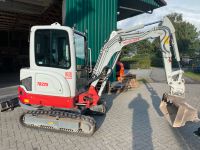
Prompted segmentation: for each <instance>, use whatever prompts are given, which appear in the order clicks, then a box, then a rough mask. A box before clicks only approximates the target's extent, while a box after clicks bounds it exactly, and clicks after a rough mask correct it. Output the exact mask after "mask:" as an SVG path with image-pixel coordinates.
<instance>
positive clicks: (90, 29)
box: [62, 0, 118, 63]
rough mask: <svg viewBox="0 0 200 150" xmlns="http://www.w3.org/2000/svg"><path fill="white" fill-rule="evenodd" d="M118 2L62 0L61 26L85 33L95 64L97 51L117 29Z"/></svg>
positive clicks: (111, 0)
mask: <svg viewBox="0 0 200 150" xmlns="http://www.w3.org/2000/svg"><path fill="white" fill-rule="evenodd" d="M117 2H118V0H64V1H63V11H62V15H63V25H66V26H70V27H73V26H74V25H75V27H76V30H79V31H81V32H85V31H86V30H87V33H88V34H87V37H88V47H90V48H91V49H92V61H93V63H95V62H96V60H97V58H98V54H99V51H100V49H101V47H102V46H103V44H104V42H105V40H107V39H108V38H109V35H110V33H111V32H112V31H113V30H116V28H117Z"/></svg>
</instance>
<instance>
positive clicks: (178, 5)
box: [117, 0, 200, 31]
mask: <svg viewBox="0 0 200 150" xmlns="http://www.w3.org/2000/svg"><path fill="white" fill-rule="evenodd" d="M165 1H166V2H167V6H164V7H161V8H158V9H155V10H154V11H153V13H152V14H146V13H145V14H142V15H138V16H135V17H132V18H128V19H125V20H122V21H118V23H117V27H118V28H119V29H125V28H127V27H131V26H134V25H137V24H142V23H149V22H153V21H158V20H161V19H162V18H163V16H166V15H167V14H170V13H172V12H177V13H181V14H182V15H183V20H185V21H188V22H190V23H192V24H194V25H195V27H196V28H197V30H199V31H200V0H165Z"/></svg>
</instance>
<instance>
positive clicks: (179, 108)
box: [160, 93, 200, 127]
mask: <svg viewBox="0 0 200 150" xmlns="http://www.w3.org/2000/svg"><path fill="white" fill-rule="evenodd" d="M160 110H161V112H162V113H163V115H164V116H165V117H166V119H167V121H168V122H169V123H170V124H171V125H172V126H173V127H182V126H184V125H185V123H186V122H187V121H192V122H198V121H200V120H199V118H198V111H197V110H196V109H195V108H193V107H192V106H190V105H189V104H188V103H186V101H185V99H183V98H180V97H176V96H172V95H168V94H166V93H165V94H163V98H162V101H161V103H160Z"/></svg>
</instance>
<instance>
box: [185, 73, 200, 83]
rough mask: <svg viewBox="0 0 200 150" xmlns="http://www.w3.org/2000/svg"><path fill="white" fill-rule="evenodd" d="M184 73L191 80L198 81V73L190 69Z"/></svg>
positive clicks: (199, 76)
mask: <svg viewBox="0 0 200 150" xmlns="http://www.w3.org/2000/svg"><path fill="white" fill-rule="evenodd" d="M184 75H185V76H186V77H189V78H191V79H193V80H197V81H200V73H194V72H191V71H186V72H185V73H184Z"/></svg>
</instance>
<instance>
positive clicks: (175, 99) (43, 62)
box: [18, 17, 199, 135]
mask: <svg viewBox="0 0 200 150" xmlns="http://www.w3.org/2000/svg"><path fill="white" fill-rule="evenodd" d="M154 24H158V26H155V27H152V28H150V27H147V26H150V25H154ZM146 27H147V28H146ZM157 37H158V38H159V39H160V47H161V49H160V52H161V53H162V56H163V57H162V58H163V62H164V68H165V72H166V79H167V84H168V86H169V87H170V91H169V92H166V93H164V94H163V99H162V100H161V104H160V109H161V111H162V112H163V114H164V115H165V116H166V117H167V119H168V121H169V122H170V123H171V125H172V126H173V127H181V126H183V125H185V123H186V122H187V121H198V120H199V119H198V115H197V110H196V109H194V108H193V107H191V106H190V105H188V104H187V103H186V102H185V100H184V96H185V95H184V94H185V85H184V79H183V78H182V75H183V71H182V69H181V67H180V65H179V69H178V70H176V71H174V70H172V53H171V51H173V53H174V55H175V58H176V61H177V62H178V64H179V62H180V57H179V52H178V47H177V43H176V37H175V29H174V27H173V25H172V23H171V22H170V20H169V19H168V18H167V17H165V18H164V19H163V20H161V21H158V22H153V23H149V24H145V25H137V26H135V27H132V28H130V29H126V30H119V31H113V32H112V33H111V35H110V38H109V40H108V41H107V42H106V43H105V44H104V46H103V47H102V48H101V50H100V54H99V57H98V59H97V62H96V65H95V66H94V68H92V66H91V57H89V56H91V51H90V50H89V49H88V48H87V40H86V36H85V34H83V33H81V32H78V31H76V30H74V29H72V28H70V27H66V26H61V25H60V24H58V23H54V24H52V25H47V26H33V27H32V28H31V32H30V48H29V49H30V68H23V69H21V71H20V82H21V84H20V85H19V88H18V98H19V104H20V106H21V107H22V108H23V109H25V110H27V111H25V113H24V114H23V115H22V116H21V118H20V122H21V123H22V124H23V125H24V126H27V127H36V128H45V129H49V130H57V131H58V130H59V131H62V132H72V133H79V134H84V135H92V134H93V133H94V131H95V120H94V119H93V118H92V117H90V116H89V115H85V113H87V114H90V113H91V114H105V113H106V106H105V103H104V102H102V101H101V95H102V92H103V90H104V87H105V85H106V82H107V81H108V78H109V76H110V75H111V73H112V71H113V69H114V67H115V65H116V63H117V61H118V59H119V56H120V53H121V51H122V48H123V47H124V46H126V45H128V44H132V43H136V42H139V41H142V40H144V39H149V38H157ZM111 59H112V60H114V61H112V63H110V62H111ZM97 85H98V86H97ZM172 107H175V108H177V111H176V112H174V113H175V115H174V114H171V112H170V109H171V108H172Z"/></svg>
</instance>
